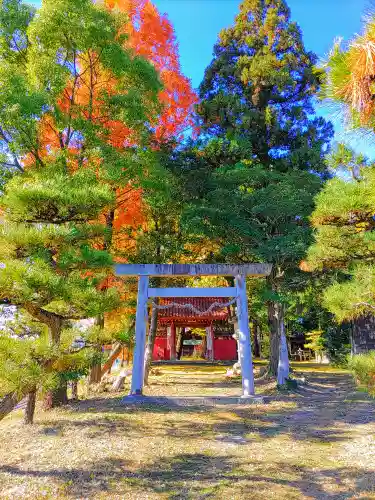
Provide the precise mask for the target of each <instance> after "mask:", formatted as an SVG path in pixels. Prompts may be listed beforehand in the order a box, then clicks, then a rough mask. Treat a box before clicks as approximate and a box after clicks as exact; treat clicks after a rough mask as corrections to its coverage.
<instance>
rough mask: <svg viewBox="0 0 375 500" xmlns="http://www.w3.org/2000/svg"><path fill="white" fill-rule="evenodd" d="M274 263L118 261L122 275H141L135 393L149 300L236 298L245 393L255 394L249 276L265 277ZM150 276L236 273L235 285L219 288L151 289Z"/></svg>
mask: <svg viewBox="0 0 375 500" xmlns="http://www.w3.org/2000/svg"><path fill="white" fill-rule="evenodd" d="M271 270H272V265H271V264H241V265H237V264H118V265H116V266H115V272H116V275H118V276H138V277H139V279H138V298H137V313H136V324H135V351H134V357H133V374H132V384H131V390H130V394H131V395H134V396H136V395H142V392H143V378H144V354H145V346H146V334H147V325H148V311H147V301H148V299H149V298H153V297H228V298H229V297H233V298H234V299H235V301H236V305H237V322H238V332H237V333H238V339H239V340H238V346H239V349H238V350H239V358H240V363H241V373H242V396H243V397H249V396H253V395H254V394H255V393H254V375H253V361H252V353H251V339H250V327H249V313H248V307H247V295H246V276H253V277H264V276H268V275H269V274H270V273H271ZM150 276H167V277H171V276H233V277H234V278H235V285H236V286H234V287H216V288H150V287H149V278H150Z"/></svg>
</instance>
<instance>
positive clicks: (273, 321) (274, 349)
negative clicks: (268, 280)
mask: <svg viewBox="0 0 375 500" xmlns="http://www.w3.org/2000/svg"><path fill="white" fill-rule="evenodd" d="M268 323H269V327H270V362H269V366H268V372H269V374H270V375H272V376H275V377H276V376H277V367H278V365H279V345H280V332H279V324H278V321H277V311H276V303H275V302H274V301H269V302H268Z"/></svg>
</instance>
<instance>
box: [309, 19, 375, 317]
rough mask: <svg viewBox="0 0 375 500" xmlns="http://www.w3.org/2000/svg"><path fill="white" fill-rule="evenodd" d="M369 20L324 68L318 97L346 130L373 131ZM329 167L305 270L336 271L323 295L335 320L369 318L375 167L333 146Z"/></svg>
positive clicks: (374, 69) (373, 291) (374, 306)
mask: <svg viewBox="0 0 375 500" xmlns="http://www.w3.org/2000/svg"><path fill="white" fill-rule="evenodd" d="M374 41H375V20H374V17H373V16H372V17H369V18H368V19H367V20H366V24H365V28H364V31H363V34H362V35H357V36H356V37H355V38H354V39H353V40H352V41H351V43H347V44H339V43H336V44H335V46H334V47H333V50H332V51H331V54H330V57H329V59H328V61H327V63H326V68H325V69H326V79H325V84H324V87H323V89H322V97H324V98H326V99H329V100H330V102H331V103H332V102H334V103H336V104H337V103H338V104H339V105H340V107H341V110H342V111H343V112H344V113H345V118H347V117H350V118H351V126H352V128H353V129H354V130H355V129H356V128H357V127H359V126H360V127H364V128H366V129H368V130H369V131H370V132H372V133H373V132H374V124H375V107H374V75H375V54H374V51H373V45H374ZM331 163H332V166H333V167H334V168H336V169H340V171H341V172H342V173H343V174H344V175H341V176H340V177H337V178H335V179H333V180H331V181H330V182H328V184H327V185H326V187H325V189H324V190H323V191H322V192H321V193H320V194H319V196H318V197H317V199H316V209H315V211H314V213H313V215H312V222H313V225H314V227H315V228H316V241H315V244H314V245H313V246H312V247H311V248H310V251H309V258H308V262H307V265H308V267H309V269H322V270H324V271H325V272H330V271H331V272H332V271H336V273H337V282H336V283H334V284H333V285H332V286H330V287H328V288H327V290H326V292H325V304H326V307H327V308H328V309H329V310H330V311H331V312H333V313H334V314H335V316H336V318H337V320H339V321H344V320H355V319H356V318H358V317H360V316H368V315H373V313H374V310H375V302H374V298H375V281H374V270H375V268H374V255H375V253H374V251H375V246H374V237H373V229H374V213H375V206H374V193H375V166H374V164H373V162H369V161H368V160H367V159H366V158H365V157H364V156H363V155H358V154H356V153H354V151H352V150H351V149H350V148H348V147H345V146H344V145H339V146H338V148H337V150H336V151H335V152H334V154H333V155H332V162H331Z"/></svg>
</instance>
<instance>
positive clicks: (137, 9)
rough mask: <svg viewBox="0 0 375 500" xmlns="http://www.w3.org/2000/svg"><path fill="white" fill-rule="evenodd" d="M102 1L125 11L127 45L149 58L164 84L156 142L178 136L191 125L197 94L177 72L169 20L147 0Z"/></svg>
mask: <svg viewBox="0 0 375 500" xmlns="http://www.w3.org/2000/svg"><path fill="white" fill-rule="evenodd" d="M105 4H106V5H107V6H108V8H110V9H118V10H120V11H121V12H125V13H127V14H128V15H129V18H130V23H129V24H128V25H127V26H126V27H125V28H124V29H125V31H126V33H127V34H128V35H129V45H130V47H132V48H133V49H134V51H135V52H136V53H137V54H138V55H140V56H143V57H144V58H145V59H147V60H149V61H151V62H152V63H153V64H154V65H155V68H156V69H157V70H158V72H159V74H160V79H161V81H162V83H163V86H164V88H163V90H162V91H161V92H160V94H159V100H160V102H161V103H162V104H163V107H164V109H163V111H162V113H161V114H160V116H159V117H158V122H157V123H156V124H155V132H154V135H155V140H156V142H157V143H158V142H163V141H167V140H169V139H171V138H177V139H181V138H182V136H183V134H184V132H185V131H186V130H188V129H194V126H195V125H194V119H193V111H194V106H195V105H196V104H197V102H198V96H197V94H196V93H195V92H194V91H193V89H192V87H191V83H190V81H189V79H188V78H186V77H185V76H184V75H183V74H182V72H181V67H180V63H179V56H178V44H177V41H176V36H175V33H174V30H173V26H172V24H171V23H170V21H169V20H168V17H167V16H166V15H165V14H160V13H159V12H158V10H157V8H156V7H155V5H153V3H152V2H151V1H150V0H106V2H105Z"/></svg>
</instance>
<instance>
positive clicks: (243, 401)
mask: <svg viewBox="0 0 375 500" xmlns="http://www.w3.org/2000/svg"><path fill="white" fill-rule="evenodd" d="M267 402H269V398H267V397H265V396H248V397H242V396H170V397H168V396H132V395H129V396H125V397H124V398H123V399H122V404H124V405H159V406H167V407H183V406H227V405H231V406H244V405H253V404H265V403H267Z"/></svg>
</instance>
